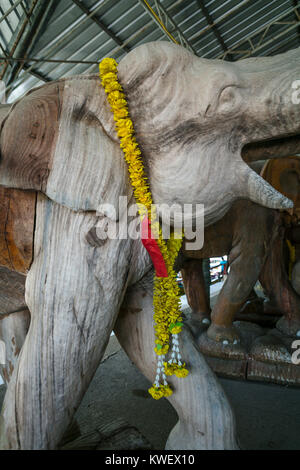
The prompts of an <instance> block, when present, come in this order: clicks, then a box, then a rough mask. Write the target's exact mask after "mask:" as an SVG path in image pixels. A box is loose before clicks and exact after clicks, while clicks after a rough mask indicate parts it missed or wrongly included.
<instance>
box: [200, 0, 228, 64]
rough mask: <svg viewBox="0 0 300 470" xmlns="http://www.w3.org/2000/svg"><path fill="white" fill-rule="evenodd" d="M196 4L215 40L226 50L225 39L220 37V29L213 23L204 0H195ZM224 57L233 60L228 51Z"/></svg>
mask: <svg viewBox="0 0 300 470" xmlns="http://www.w3.org/2000/svg"><path fill="white" fill-rule="evenodd" d="M197 4H198V7H199V8H200V10H201V11H202V13H203V15H204V16H205V19H206V21H207V23H208V24H209V26H211V29H212V32H213V33H214V35H215V37H216V38H217V41H218V42H219V44H220V46H221V47H222V49H223V51H224V52H228V47H227V46H226V44H225V41H224V39H223V38H222V35H221V33H220V31H219V30H218V27H217V26H216V24H215V23H214V20H213V19H212V17H211V15H210V13H209V11H208V8H207V7H206V5H205V3H204V0H197ZM226 58H227V59H228V60H230V61H232V60H233V56H232V54H230V53H227V54H226Z"/></svg>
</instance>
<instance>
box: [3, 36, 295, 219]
mask: <svg viewBox="0 0 300 470" xmlns="http://www.w3.org/2000/svg"><path fill="white" fill-rule="evenodd" d="M299 59H300V48H298V49H295V50H292V51H290V52H287V53H286V54H282V55H279V56H275V57H268V58H251V59H247V60H243V61H240V62H236V63H228V62H224V61H220V60H206V59H201V58H199V57H196V56H194V55H193V54H192V53H190V52H189V51H187V50H186V49H184V48H182V47H180V46H176V45H174V44H171V43H165V42H154V43H148V44H145V45H142V46H140V47H138V48H136V49H135V50H133V51H132V52H130V53H129V54H128V55H127V56H126V57H125V58H124V59H122V61H121V62H120V64H119V67H118V74H119V78H120V81H121V83H122V85H123V87H124V90H125V93H126V95H127V98H128V102H129V108H130V112H131V116H132V119H133V122H134V126H135V131H136V137H137V140H138V142H139V144H140V147H141V149H142V152H143V158H144V161H145V166H146V168H147V171H148V175H149V178H150V185H151V190H152V194H153V198H154V201H155V202H156V203H168V204H170V205H172V204H173V203H177V204H180V205H183V204H185V203H193V204H195V203H200V204H204V206H205V222H206V224H211V223H213V222H215V221H216V220H218V219H220V218H221V217H222V216H223V215H224V213H225V212H226V211H227V210H228V209H229V207H230V205H231V204H232V203H233V201H234V200H236V199H238V198H247V199H250V200H252V201H254V202H257V203H259V204H262V205H264V206H266V207H271V208H287V207H291V204H292V203H291V201H289V200H288V199H287V198H285V197H284V196H282V195H281V194H280V193H278V192H277V191H275V190H274V189H273V188H272V187H271V186H270V185H269V184H268V183H267V182H265V181H264V180H263V179H262V178H260V177H259V176H258V175H257V174H256V173H255V172H254V171H252V170H251V169H250V168H249V166H248V165H247V164H246V163H245V161H244V160H243V159H242V153H243V152H245V155H246V156H248V159H249V160H251V159H252V160H253V159H259V158H262V157H263V155H264V151H265V149H266V146H268V145H270V143H269V144H268V142H270V141H271V145H272V143H274V142H276V146H277V147H276V148H277V150H278V151H279V148H280V143H282V145H285V144H286V140H285V139H286V138H292V139H294V142H295V139H296V141H297V142H298V140H297V139H298V134H299V130H300V105H299V104H297V103H296V102H295V100H293V93H295V89H294V88H293V84H294V82H295V81H296V80H297V79H298V78H300V65H299V64H300V61H299ZM296 101H297V100H296ZM2 116H3V119H2V130H1V142H0V145H1V162H0V184H2V185H6V186H12V187H19V188H25V189H29V188H30V189H37V190H41V191H43V192H44V193H45V194H47V195H48V197H49V198H51V199H53V200H55V201H56V202H58V203H61V204H64V205H66V206H68V207H70V208H72V209H75V210H96V209H97V207H98V206H99V204H101V203H102V202H110V203H112V202H113V203H114V202H115V200H116V198H117V197H118V196H119V195H122V194H127V193H128V192H130V186H129V183H128V177H127V173H126V166H125V164H124V161H123V156H122V153H121V150H120V149H119V145H118V139H117V136H116V133H115V130H114V122H113V117H112V113H111V111H110V110H109V107H108V104H107V101H106V96H105V93H104V91H103V89H102V87H101V85H100V81H99V79H98V77H97V76H81V77H80V76H79V77H78V76H77V77H73V78H69V79H65V80H60V81H57V82H52V83H50V84H46V85H44V86H42V87H40V88H38V89H35V90H33V91H31V92H30V93H28V94H27V95H26V96H25V97H24V98H22V99H21V100H19V101H18V102H17V103H15V104H14V105H13V106H12V107H10V108H8V107H5V110H4V111H3V112H2ZM295 136H296V137H295ZM273 139H281V140H280V141H273ZM274 145H275V144H274ZM251 146H252V147H251ZM299 148H300V145H299ZM293 150H294V151H295V150H296V149H295V148H294V149H293ZM289 151H290V149H289V150H288V151H287V154H288V153H289ZM279 153H280V154H281V156H282V154H283V153H284V151H281V152H279ZM268 156H269V155H268ZM274 156H276V155H274ZM279 156H280V155H279ZM245 158H246V157H245Z"/></svg>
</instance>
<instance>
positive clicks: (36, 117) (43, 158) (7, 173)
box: [0, 81, 64, 190]
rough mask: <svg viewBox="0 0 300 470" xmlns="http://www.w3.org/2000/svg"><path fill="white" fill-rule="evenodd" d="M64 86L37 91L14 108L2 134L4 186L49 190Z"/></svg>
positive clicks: (0, 170) (58, 84) (1, 163)
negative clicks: (47, 186) (47, 185)
mask: <svg viewBox="0 0 300 470" xmlns="http://www.w3.org/2000/svg"><path fill="white" fill-rule="evenodd" d="M63 84H64V82H63V81H61V82H57V83H56V82H54V83H50V84H47V85H46V86H42V87H40V88H37V89H34V90H32V91H31V92H29V93H27V95H25V96H24V97H23V98H22V99H21V100H19V101H17V102H16V103H15V104H14V105H13V106H12V107H11V108H10V111H9V114H8V115H7V116H6V118H5V120H4V122H3V124H2V131H1V147H0V148H1V162H0V172H1V181H0V183H1V185H4V186H7V187H12V188H20V189H37V190H43V189H45V186H46V184H47V179H48V175H49V171H50V169H51V167H52V157H53V152H54V149H55V144H56V139H57V136H58V126H59V119H60V111H61V104H62V103H61V101H62V91H63V86H64V85H63Z"/></svg>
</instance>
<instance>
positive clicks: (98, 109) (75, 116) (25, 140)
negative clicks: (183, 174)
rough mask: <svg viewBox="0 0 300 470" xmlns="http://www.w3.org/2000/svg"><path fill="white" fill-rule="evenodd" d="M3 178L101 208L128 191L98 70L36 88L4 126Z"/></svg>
mask: <svg viewBox="0 0 300 470" xmlns="http://www.w3.org/2000/svg"><path fill="white" fill-rule="evenodd" d="M0 184H1V185H4V186H8V187H13V188H21V189H36V190H39V191H42V192H43V193H45V194H46V195H47V196H48V197H49V198H50V199H52V200H53V201H55V202H57V203H59V204H62V205H64V206H66V207H69V208H70V209H72V210H75V211H79V210H86V211H88V210H92V211H94V210H95V211H96V210H97V209H98V208H99V205H100V204H104V203H110V204H114V205H116V204H117V203H118V197H119V196H120V195H126V194H128V191H130V189H129V186H128V176H127V168H126V164H125V161H124V158H123V154H122V151H121V149H120V147H119V141H118V138H117V135H116V132H115V130H114V121H113V115H112V112H111V110H110V109H109V105H108V103H107V100H106V95H105V92H104V90H103V88H102V86H101V84H100V80H99V78H98V77H97V76H77V77H73V78H70V79H65V80H60V81H58V82H53V83H51V84H49V85H44V86H42V87H40V88H38V89H35V90H33V91H32V92H30V93H29V94H27V95H26V96H25V97H24V98H22V99H21V100H20V101H19V102H17V103H16V104H15V105H14V106H13V107H12V109H11V110H10V113H9V115H8V117H7V118H6V120H5V122H4V124H3V129H2V132H1V163H0Z"/></svg>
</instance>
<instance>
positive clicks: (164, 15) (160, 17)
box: [138, 0, 198, 55]
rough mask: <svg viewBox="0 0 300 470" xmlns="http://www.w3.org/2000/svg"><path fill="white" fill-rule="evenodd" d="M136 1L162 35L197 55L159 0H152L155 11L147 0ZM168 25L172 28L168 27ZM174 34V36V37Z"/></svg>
mask: <svg viewBox="0 0 300 470" xmlns="http://www.w3.org/2000/svg"><path fill="white" fill-rule="evenodd" d="M138 2H139V3H140V4H141V5H142V7H143V8H144V9H145V10H146V12H147V13H148V14H149V15H150V16H151V18H152V19H153V21H154V22H155V23H156V24H157V25H158V27H159V28H160V29H161V30H162V32H163V33H164V35H165V36H166V37H167V38H168V39H169V40H171V41H173V42H175V43H176V44H181V45H182V46H183V47H186V48H187V49H189V50H190V51H191V52H193V53H194V54H195V55H198V54H197V52H196V50H195V49H194V47H193V46H192V44H191V43H190V41H189V39H187V37H186V36H185V34H184V33H183V32H182V31H181V29H180V28H179V26H178V25H177V23H176V22H175V21H174V19H173V17H172V16H171V15H170V13H169V12H168V11H167V10H166V9H165V8H164V7H163V6H162V4H161V2H160V1H159V0H154V3H155V7H156V10H157V13H156V12H155V11H154V10H153V8H152V7H151V6H150V5H149V3H148V2H147V0H138ZM169 25H170V26H171V28H172V29H170V27H169ZM175 35H176V37H175Z"/></svg>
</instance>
